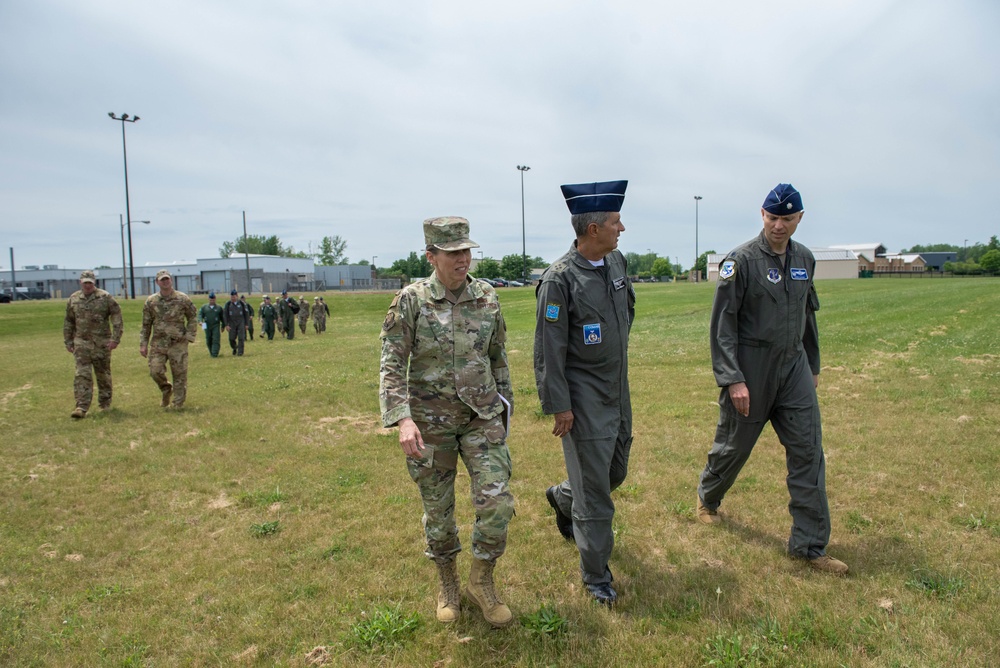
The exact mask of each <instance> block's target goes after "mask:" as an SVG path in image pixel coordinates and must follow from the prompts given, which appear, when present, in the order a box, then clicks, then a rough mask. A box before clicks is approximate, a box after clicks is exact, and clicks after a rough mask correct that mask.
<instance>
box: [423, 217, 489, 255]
mask: <svg viewBox="0 0 1000 668" xmlns="http://www.w3.org/2000/svg"><path fill="white" fill-rule="evenodd" d="M424 243H425V244H426V245H428V246H434V247H435V248H440V249H441V250H443V251H456V250H464V249H466V248H479V244H477V243H476V242H475V241H473V240H472V239H470V238H469V221H468V220H466V219H465V218H459V217H458V216H442V217H440V218H428V219H427V220H425V221H424Z"/></svg>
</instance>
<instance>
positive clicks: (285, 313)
mask: <svg viewBox="0 0 1000 668" xmlns="http://www.w3.org/2000/svg"><path fill="white" fill-rule="evenodd" d="M298 312H299V305H298V303H296V301H295V298H294V297H289V296H288V290H282V291H281V299H280V300H279V301H278V317H279V318H280V319H281V324H280V325H278V328H279V329H281V330H282V331H283V332H284V333H285V338H286V339H294V338H295V314H296V313H298Z"/></svg>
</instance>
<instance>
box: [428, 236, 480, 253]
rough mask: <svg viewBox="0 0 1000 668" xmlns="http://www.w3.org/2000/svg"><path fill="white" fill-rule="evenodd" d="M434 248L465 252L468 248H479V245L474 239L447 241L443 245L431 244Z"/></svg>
mask: <svg viewBox="0 0 1000 668" xmlns="http://www.w3.org/2000/svg"><path fill="white" fill-rule="evenodd" d="M431 245H432V246H434V248H438V249H440V250H443V251H457V250H465V249H466V248H479V244H477V243H476V242H475V241H473V240H472V239H461V240H459V241H446V242H444V243H443V244H431Z"/></svg>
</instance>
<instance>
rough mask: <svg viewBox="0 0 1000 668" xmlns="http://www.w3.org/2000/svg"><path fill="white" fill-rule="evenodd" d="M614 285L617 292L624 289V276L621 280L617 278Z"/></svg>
mask: <svg viewBox="0 0 1000 668" xmlns="http://www.w3.org/2000/svg"><path fill="white" fill-rule="evenodd" d="M613 284H614V286H615V290H621V289H622V288H624V287H625V277H624V276H623V277H621V278H616V279H615V280H614V281H613Z"/></svg>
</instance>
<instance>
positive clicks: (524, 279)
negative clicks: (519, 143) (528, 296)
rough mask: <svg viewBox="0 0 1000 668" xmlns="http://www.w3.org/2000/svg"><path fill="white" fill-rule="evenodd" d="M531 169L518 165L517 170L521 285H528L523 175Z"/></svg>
mask: <svg viewBox="0 0 1000 668" xmlns="http://www.w3.org/2000/svg"><path fill="white" fill-rule="evenodd" d="M529 169H531V167H528V166H527V165H518V166H517V170H518V171H519V172H521V271H522V276H521V278H522V281H521V282H522V283H524V284H525V285H527V284H528V246H527V243H526V236H525V233H524V173H525V172H526V171H528V170H529Z"/></svg>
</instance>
